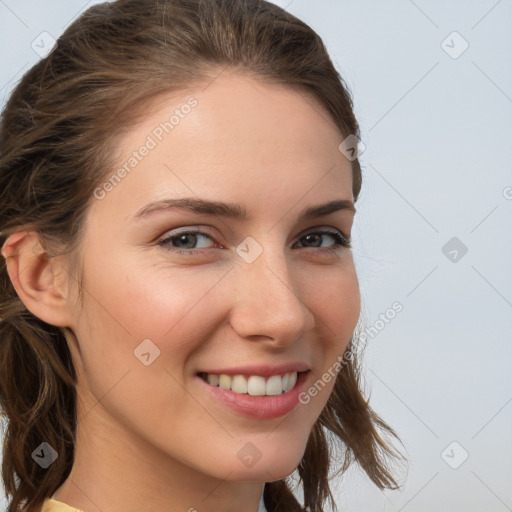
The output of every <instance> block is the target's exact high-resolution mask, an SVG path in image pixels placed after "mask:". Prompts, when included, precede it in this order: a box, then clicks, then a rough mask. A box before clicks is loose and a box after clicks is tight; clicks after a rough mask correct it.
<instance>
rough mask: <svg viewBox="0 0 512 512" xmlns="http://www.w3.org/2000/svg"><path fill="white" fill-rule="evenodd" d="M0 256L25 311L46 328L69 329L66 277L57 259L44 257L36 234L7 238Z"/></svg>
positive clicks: (21, 234)
mask: <svg viewBox="0 0 512 512" xmlns="http://www.w3.org/2000/svg"><path fill="white" fill-rule="evenodd" d="M2 255H3V257H4V258H5V259H6V266H7V272H8V274H9V278H10V279H11V282H12V284H13V286H14V288H15V290H16V293H17V294H18V296H19V298H20V299H21V301H22V302H23V303H24V304H25V307H26V308H27V309H28V310H29V311H30V312H31V313H32V314H33V315H35V316H36V317H38V318H40V319H41V320H43V321H44V322H46V323H48V324H51V325H55V326H59V327H70V326H71V324H70V317H69V308H68V279H67V278H68V275H67V272H66V269H65V268H64V267H63V264H62V262H61V260H60V259H59V258H57V257H54V258H50V257H49V256H48V254H47V253H46V251H45V249H44V248H43V246H42V244H41V240H40V237H39V234H38V233H37V232H36V231H23V232H18V233H14V234H12V235H10V236H9V237H8V238H7V240H6V242H5V244H4V246H3V247H2Z"/></svg>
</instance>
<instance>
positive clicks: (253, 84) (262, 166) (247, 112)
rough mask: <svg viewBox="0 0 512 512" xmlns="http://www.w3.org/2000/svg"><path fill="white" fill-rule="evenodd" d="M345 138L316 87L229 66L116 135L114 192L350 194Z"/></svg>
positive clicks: (155, 104) (271, 196) (149, 195)
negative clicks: (342, 145)
mask: <svg viewBox="0 0 512 512" xmlns="http://www.w3.org/2000/svg"><path fill="white" fill-rule="evenodd" d="M343 138H344V137H343V135H342V134H341V132H340V131H339V129H338V128H337V127H336V126H335V125H334V122H333V121H332V119H331V118H330V116H329V114H328V113H327V111H326V110H325V109H324V108H323V106H322V105H321V104H320V103H319V102H318V100H316V99H315V98H314V97H313V96H312V95H310V94H307V93H305V92H302V91H298V90H296V89H292V88H290V87H287V86H283V85H278V84H269V83H265V82H262V81H260V80H257V79H255V78H253V77H249V76H246V75H240V74H237V73H227V72H226V74H223V75H220V76H218V77H217V78H216V79H214V80H213V81H211V82H208V83H206V84H201V85H200V86H197V87H196V88H193V89H190V90H187V91H182V92H177V93H176V92H175V93H173V94H172V95H171V94H168V95H161V96H159V97H157V98H155V99H154V100H153V101H152V102H151V103H150V104H148V105H147V106H146V107H145V111H144V116H143V117H142V118H141V119H140V120H139V122H138V124H136V125H135V126H133V127H132V128H130V129H129V130H127V131H126V133H124V135H123V136H122V137H121V138H120V139H119V141H118V145H117V147H116V158H117V168H116V169H114V170H113V173H114V174H115V173H116V170H119V169H124V171H122V172H121V174H122V175H123V178H122V180H121V181H120V182H119V183H118V184H116V185H115V187H113V188H115V189H116V190H115V191H112V193H111V194H109V196H110V199H113V198H114V196H116V195H117V196H119V194H117V192H119V191H120V190H121V189H122V190H124V191H125V193H126V194H123V196H124V197H126V196H127V195H129V197H130V198H131V199H132V202H139V203H142V202H143V201H145V200H148V199H151V200H155V199H160V198H163V197H164V196H165V197H168V196H169V195H171V196H175V197H180V196H191V195H194V194H195V195H198V196H199V195H200V196H201V197H203V198H207V199H215V198H218V197H219V195H222V196H224V198H225V199H226V200H230V199H236V200H239V197H240V196H241V195H242V196H245V197H246V199H247V200H248V201H249V202H250V201H251V200H254V199H255V198H258V199H259V201H260V203H261V201H262V200H264V201H265V202H268V201H271V200H277V201H280V202H281V203H286V202H293V203H296V202H297V200H298V199H299V198H300V196H304V195H305V194H308V193H309V192H312V191H314V189H317V190H318V189H322V190H324V195H325V194H327V195H329V194H328V193H329V191H332V195H333V196H336V197H339V196H340V193H342V194H343V193H344V194H345V197H346V198H347V199H351V198H352V190H351V185H352V169H351V163H350V161H348V160H347V159H346V158H345V157H344V156H343V155H342V154H341V153H340V151H339V149H338V146H339V144H340V143H341V141H342V140H343ZM110 176H112V173H111V174H110ZM108 177H109V176H107V179H108ZM116 181H117V180H116ZM111 188H112V187H111ZM276 192H278V193H277V194H276ZM118 199H119V197H118ZM327 199H328V197H327ZM107 202H108V201H107ZM315 202H317V201H315ZM249 208H250V207H249Z"/></svg>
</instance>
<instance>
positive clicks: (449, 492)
mask: <svg viewBox="0 0 512 512" xmlns="http://www.w3.org/2000/svg"><path fill="white" fill-rule="evenodd" d="M93 3H98V2H89V3H85V2H84V1H82V0H66V1H63V0H61V1H56V0H47V1H45V2H39V1H35V0H16V1H15V0H0V47H1V49H2V52H1V66H0V103H1V104H2V105H3V102H4V101H5V99H6V97H7V95H8V94H9V92H10V91H11V90H12V87H13V85H14V84H15V82H16V81H17V80H18V79H19V78H20V77H21V75H22V74H23V72H24V71H26V70H27V69H28V68H29V67H30V66H31V65H32V64H34V63H35V62H36V61H37V59H38V58H39V57H38V55H37V54H36V52H35V51H34V50H33V49H32V47H31V44H32V41H34V40H36V42H37V41H38V40H39V41H40V39H41V38H39V39H37V37H38V36H39V35H40V34H41V33H42V32H48V33H49V34H51V35H52V36H53V37H58V36H59V35H60V34H61V33H62V31H63V29H64V28H65V27H66V26H67V25H68V24H69V22H70V21H71V20H72V19H73V18H74V17H75V16H76V15H77V14H79V13H80V12H82V11H83V10H85V9H86V8H87V7H88V6H89V5H92V4H93ZM276 3H278V4H279V5H281V6H282V7H285V8H286V9H287V10H288V11H290V12H291V13H292V14H295V15H296V16H298V17H299V18H301V19H303V20H304V21H305V22H306V23H308V24H310V25H311V26H312V27H313V28H314V29H315V30H316V31H317V32H318V33H319V34H320V35H321V36H322V38H323V39H324V41H325V43H326V45H327V47H328V50H329V51H330V53H331V56H332V58H333V60H334V62H335V64H336V66H337V68H338V70H339V71H340V73H341V74H342V76H343V77H344V78H345V80H346V81H347V83H348V85H349V87H350V89H351V90H352V93H353V95H354V100H355V108H356V115H357V116H358V119H359V121H360V124H361V128H362V142H363V143H364V144H365V145H366V150H365V152H364V153H363V154H362V156H361V163H362V166H363V173H364V185H363V191H362V194H361V196H360V200H359V202H358V214H357V215H356V223H355V227H354V240H355V242H354V245H355V248H354V255H355V258H356V265H357V270H358V275H359V278H360V284H361V289H362V296H363V301H364V304H363V307H364V311H365V313H366V318H367V324H368V325H369V326H373V327H374V328H375V329H376V330H377V331H378V334H377V335H376V336H374V337H373V338H371V337H370V338H369V340H370V342H369V343H368V346H367V349H366V358H365V367H366V383H367V386H368V389H369V390H371V404H373V406H374V408H375V409H376V410H377V412H378V413H380V414H381V415H382V416H383V417H384V418H385V419H386V420H387V421H388V422H389V423H390V424H391V425H392V426H393V427H394V428H395V429H396V431H397V432H398V434H399V435H400V436H401V438H402V440H403V443H404V445H405V448H406V450H407V455H408V458H409V468H408V472H407V474H403V477H402V480H403V482H404V486H403V489H402V490H401V491H395V492H385V493H382V492H381V491H379V490H378V489H377V488H376V487H375V486H374V485H373V484H371V482H370V481H369V480H368V479H367V478H366V477H365V476H364V474H362V473H361V472H360V471H359V470H357V468H354V469H353V470H350V472H349V473H348V474H347V475H346V477H345V478H344V479H343V480H342V481H341V483H340V484H339V485H338V486H337V502H338V504H339V506H340V508H341V509H342V510H345V511H349V512H370V511H371V512H376V511H393V512H395V511H402V510H404V511H405V512H432V510H436V511H437V512H444V511H450V512H481V511H483V510H485V511H486V512H502V511H503V512H505V511H506V510H512V487H511V486H510V481H511V478H512V428H511V426H512V403H511V402H512V379H511V378H510V376H511V373H512V372H511V371H510V366H511V364H512V344H511V342H510V341H511V333H512V320H511V318H512V271H511V268H512V265H511V258H510V256H511V255H512V237H511V236H510V231H511V229H510V228H511V226H512V224H511V220H512V215H511V213H512V212H511V210H512V200H511V199H512V170H511V164H512V142H511V141H512V68H511V66H510V62H511V54H512V51H511V50H512V30H510V27H512V4H511V2H510V1H509V0H508V1H507V0H499V1H496V0H490V1H487V0H486V1H483V0H482V1H463V0H457V1H450V2H446V1H441V0H435V1H426V0H416V1H412V0H393V1H386V2H379V1H376V0H375V1H370V0H359V1H357V2H355V1H350V2H349V1H347V0H342V1H340V0H293V1H290V0H283V1H276ZM454 31H456V32H457V33H458V34H459V35H457V34H452V33H453V32H454ZM43 37H47V36H43ZM443 41H445V42H444V43H443ZM465 44H468V45H469V46H468V48H467V49H466V50H465V51H464V52H463V53H462V54H461V55H458V53H460V51H461V50H462V49H463V48H464V46H465ZM450 53H451V55H452V56H450V55H449V54H450ZM453 57H457V58H453ZM453 237H457V239H458V241H456V244H459V247H458V248H457V247H456V246H455V247H454V248H449V249H448V250H446V252H447V254H448V256H446V255H445V254H444V253H443V251H442V248H443V247H444V245H445V244H446V243H447V242H448V241H449V240H450V239H451V238H453ZM461 243H463V244H464V245H465V246H466V247H467V253H466V254H465V255H462V252H461V250H460V247H461V245H460V244H461ZM454 249H455V250H457V251H458V252H457V254H455V253H454V252H451V254H450V252H449V251H453V250H454ZM455 256H457V260H456V261H452V259H453V258H454V257H455ZM450 258H451V259H450ZM396 301H398V302H400V304H402V306H403V310H402V311H401V312H400V313H398V314H397V315H396V316H395V318H394V319H393V320H391V321H388V323H385V324H384V325H383V324H382V321H381V322H378V320H379V315H381V314H385V313H386V311H388V309H389V308H390V307H391V305H392V304H393V303H394V302H396ZM454 441H455V442H456V443H458V444H456V445H452V444H451V443H453V442H454ZM450 445H451V446H450ZM447 447H448V449H447V450H445V449H446V448H447ZM443 453H444V456H442V454H443ZM466 453H467V455H468V458H467V459H466V460H465V461H464V462H462V461H463V459H464V456H465V455H466ZM461 462H462V464H461ZM459 464H460V465H459ZM450 465H451V466H453V467H451V466H450ZM456 466H458V467H457V468H456V469H454V467H456Z"/></svg>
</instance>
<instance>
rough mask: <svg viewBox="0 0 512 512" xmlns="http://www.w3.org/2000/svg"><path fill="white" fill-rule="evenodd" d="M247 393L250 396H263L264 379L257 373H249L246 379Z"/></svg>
mask: <svg viewBox="0 0 512 512" xmlns="http://www.w3.org/2000/svg"><path fill="white" fill-rule="evenodd" d="M247 393H249V395H252V396H263V395H264V394H265V379H264V378H263V377H259V376H258V375H251V376H250V377H249V380H248V381H247Z"/></svg>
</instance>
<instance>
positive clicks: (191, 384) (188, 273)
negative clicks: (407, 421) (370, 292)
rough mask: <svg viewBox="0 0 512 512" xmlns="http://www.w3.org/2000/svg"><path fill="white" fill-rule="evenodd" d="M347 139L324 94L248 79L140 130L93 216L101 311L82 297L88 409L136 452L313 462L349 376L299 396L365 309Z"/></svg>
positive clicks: (196, 463)
mask: <svg viewBox="0 0 512 512" xmlns="http://www.w3.org/2000/svg"><path fill="white" fill-rule="evenodd" d="M191 97H193V99H191ZM173 116H174V117H173ZM343 138H344V137H343V136H342V135H341V134H340V132H339V131H338V130H337V129H336V128H335V126H334V125H333V124H332V122H331V120H330V118H329V116H328V114H327V112H325V111H324V110H323V109H322V107H321V106H320V104H319V103H317V101H316V100H315V99H313V98H312V97H311V96H307V95H305V94H303V93H298V92H294V91H293V90H292V89H290V88H286V87H284V86H277V85H268V84H264V83H261V82H257V81H256V80H254V79H250V78H248V77H245V76H243V75H238V74H234V73H231V74H230V73H224V74H223V75H220V77H218V78H217V79H216V80H214V81H213V82H211V83H210V84H209V85H208V86H206V85H205V86H203V87H202V88H197V89H195V90H192V91H190V92H187V93H182V94H175V95H173V96H172V97H170V96H168V97H165V98H164V97H160V98H159V99H158V101H155V102H153V103H152V105H151V108H148V110H147V115H146V117H145V119H144V120H143V122H141V123H140V124H138V125H137V126H135V127H132V128H130V129H129V130H126V131H125V133H124V134H123V137H122V139H121V141H120V144H119V147H118V148H116V158H117V162H118V167H116V168H115V169H114V170H112V171H111V172H110V173H109V174H108V175H107V182H108V181H109V182H110V183H109V184H106V185H105V184H102V185H100V187H99V188H98V189H96V191H95V197H94V199H93V202H92V205H91V207H90V210H89V212H88V216H87V219H86V225H85V231H84V238H83V240H82V244H81V247H80V251H81V264H82V265H83V267H82V268H83V275H84V281H83V285H84V303H83V307H82V308H74V307H73V301H71V300H70V303H69V304H70V306H69V311H70V314H71V315H72V318H73V321H72V328H73V330H74V332H75V334H76V335H77V339H78V342H79V347H80V350H79V351H77V350H75V349H73V357H74V361H75V366H76V368H77V372H78V375H79V388H78V389H79V397H80V401H79V404H80V405H79V407H81V409H79V415H78V421H79V424H81V425H82V426H83V425H87V424H90V423H92V422H96V426H95V428H96V430H97V429H100V430H101V431H102V435H103V436H104V437H105V438H106V439H108V440H109V443H108V446H110V447H111V448H109V449H111V450H118V456H119V457H121V459H122V457H123V456H122V455H121V454H122V453H124V452H123V450H121V448H122V447H123V446H127V445H126V443H128V442H129V443H130V447H131V448H130V450H131V452H132V453H136V452H141V453H142V452H144V453H145V454H146V456H148V455H147V454H148V453H151V454H158V457H159V458H160V459H161V460H167V461H168V462H169V467H177V466H178V465H181V466H182V467H186V468H187V470H193V471H196V472H199V473H202V474H205V475H209V476H211V477H215V478H220V479H229V480H259V481H262V482H263V481H271V480H275V479H279V478H283V477H284V476H286V475H288V474H290V473H291V472H292V471H293V470H294V469H295V468H296V466H297V465H298V463H299V462H300V460H301V458H302V455H303V453H304V450H305V446H306V442H307V439H308V436H309V434H310V431H311V428H312V426H313V424H314V423H315V421H316V420H317V418H318V416H319V415H320V413H321V411H322V409H323V407H324V406H325V404H326V402H327V399H328V397H329V394H330V392H331V390H332V387H333V384H334V379H332V378H331V379H329V378H327V379H324V381H323V383H322V385H318V384H317V389H320V391H319V392H318V393H317V394H316V395H315V396H311V397H310V398H311V399H310V400H309V402H308V403H305V404H304V405H303V404H302V403H301V402H306V400H301V402H299V394H300V393H303V392H307V390H308V388H310V387H311V386H312V385H313V384H314V383H315V382H316V381H317V380H318V379H321V378H322V375H323V374H324V373H326V372H328V371H329V370H331V372H332V368H333V365H334V363H335V362H336V361H337V360H338V356H340V355H341V354H343V352H344V350H345V348H346V346H347V344H348V342H349V339H350V336H351V334H352V332H353V330H354V328H355V326H356V323H357V320H358V317H359V307H360V303H359V289H358V282H357V277H356V273H355V269H354V263H353V259H352V254H351V251H350V249H349V248H347V247H344V246H343V245H342V244H340V240H341V241H343V238H347V237H349V236H350V232H351V228H352V221H353V215H354V212H353V210H352V209H351V208H350V204H351V202H352V200H353V197H352V171H351V162H350V161H349V160H347V158H345V157H344V156H343V154H342V153H341V152H340V151H339V150H338V146H339V144H340V143H341V142H342V140H343ZM141 148H146V149H141ZM123 166H124V172H123V171H122V170H118V169H121V168H123ZM176 200H180V201H182V203H181V207H180V205H176V204H175V205H173V204H172V203H171V202H172V201H176ZM333 201H341V202H340V203H339V204H338V206H337V208H334V210H333V209H332V208H325V209H324V211H323V212H322V211H316V210H315V211H316V214H311V213H310V215H307V213H308V210H310V209H312V208H315V209H316V208H318V206H320V205H327V204H329V203H332V202H333ZM203 203H204V204H203ZM207 203H208V205H207ZM187 205H188V207H187ZM235 205H237V206H235ZM331 210H333V211H331ZM235 214H236V215H235ZM242 214H244V215H242ZM340 237H341V238H340ZM341 371H343V369H342V370H341ZM221 375H222V376H221ZM296 375H297V376H298V378H297V382H296V383H295V384H294V380H295V376H296ZM217 383H219V387H217V386H216V384H217ZM230 386H233V387H234V388H235V390H234V391H233V390H229V389H226V388H229V387H230ZM283 386H284V392H283ZM290 388H291V389H290ZM261 393H265V395H264V396H260V395H261ZM313 394H315V393H313ZM302 396H304V395H302ZM80 411H81V413H82V416H81V414H80ZM91 411H92V413H91ZM91 428H92V427H91ZM84 430H85V429H84ZM155 456H156V455H155ZM173 465H174V466H173Z"/></svg>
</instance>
